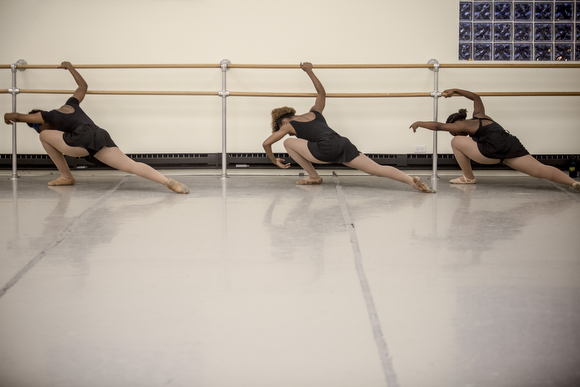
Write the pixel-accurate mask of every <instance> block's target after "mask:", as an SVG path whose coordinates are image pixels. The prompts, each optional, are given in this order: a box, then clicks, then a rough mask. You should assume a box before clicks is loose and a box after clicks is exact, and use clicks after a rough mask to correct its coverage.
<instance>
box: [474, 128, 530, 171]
mask: <svg viewBox="0 0 580 387" xmlns="http://www.w3.org/2000/svg"><path fill="white" fill-rule="evenodd" d="M473 119H474V120H479V129H477V131H476V132H475V133H474V134H472V135H471V137H472V138H473V139H474V140H475V141H476V142H477V148H478V149H479V151H480V152H481V154H482V155H484V156H485V157H488V158H490V159H500V161H501V162H503V160H504V159H510V158H514V157H521V156H525V155H529V154H530V152H528V151H527V150H526V148H524V146H523V145H522V143H521V142H520V140H518V138H517V137H516V136H514V135H512V134H510V133H509V132H508V131H507V130H505V129H504V128H502V127H501V125H500V124H498V123H497V122H495V121H493V120H492V119H490V118H479V117H474V118H473ZM482 120H488V121H491V124H487V125H485V126H483V124H482V123H481V121H482Z"/></svg>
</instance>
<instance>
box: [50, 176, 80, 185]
mask: <svg viewBox="0 0 580 387" xmlns="http://www.w3.org/2000/svg"><path fill="white" fill-rule="evenodd" d="M75 182H76V180H75V179H74V178H71V179H69V178H68V177H62V176H61V177H59V178H58V179H56V180H53V181H49V182H48V185H73V184H74V183H75Z"/></svg>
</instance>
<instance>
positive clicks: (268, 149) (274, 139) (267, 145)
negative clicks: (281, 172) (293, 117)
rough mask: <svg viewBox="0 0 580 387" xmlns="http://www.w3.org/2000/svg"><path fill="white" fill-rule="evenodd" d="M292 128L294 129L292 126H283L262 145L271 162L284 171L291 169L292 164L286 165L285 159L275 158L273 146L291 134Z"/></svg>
mask: <svg viewBox="0 0 580 387" xmlns="http://www.w3.org/2000/svg"><path fill="white" fill-rule="evenodd" d="M288 127H290V128H288ZM291 128H292V126H290V124H286V125H283V126H282V127H281V128H280V130H278V131H277V132H274V133H272V134H271V135H270V137H268V138H267V139H266V140H265V141H264V142H263V143H262V147H264V150H265V151H266V155H267V156H268V158H269V159H270V161H272V163H274V164H275V165H277V166H278V167H280V168H282V169H287V168H290V163H287V164H284V161H285V160H284V159H277V158H276V156H274V152H272V144H274V143H276V142H278V141H280V140H281V139H282V138H283V137H284V136H286V135H287V134H289V133H290V129H291Z"/></svg>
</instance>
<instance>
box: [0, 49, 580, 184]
mask: <svg viewBox="0 0 580 387" xmlns="http://www.w3.org/2000/svg"><path fill="white" fill-rule="evenodd" d="M58 67H59V65H29V64H27V63H26V61H24V60H19V61H18V62H16V63H14V64H12V65H0V69H11V70H12V88H11V89H0V94H3V93H7V94H12V106H13V111H16V96H17V95H18V94H23V93H29V94H72V93H74V91H72V90H38V89H18V88H17V87H16V72H17V70H18V71H24V70H26V69H57V68H58ZM75 67H76V68H77V69H202V68H213V69H217V68H219V69H221V71H222V90H221V91H120V90H112V91H111V90H89V91H88V92H87V94H98V95H176V96H219V97H221V98H222V178H226V177H227V149H226V98H227V97H297V98H302V97H304V98H310V97H315V96H316V94H315V93H274V92H236V91H228V90H227V88H226V72H227V71H228V70H229V69H299V68H300V65H299V64H232V63H231V62H230V61H229V60H227V59H224V60H222V61H221V62H220V63H219V64H93V65H89V64H85V65H82V64H81V65H78V64H75ZM313 67H314V68H316V69H422V68H426V69H429V70H431V71H433V74H434V88H433V91H431V92H416V93H327V95H326V96H327V97H328V98H406V97H411V98H415V97H431V98H433V120H434V121H437V110H438V98H440V97H442V95H441V92H440V91H439V90H438V77H439V70H440V69H444V68H463V69H469V68H474V69H481V68H489V69H508V68H512V69H514V68H517V69H526V68H534V69H538V68H541V69H548V68H549V69H554V68H561V69H570V68H572V69H580V63H570V62H565V63H540V62H530V63H525V62H517V63H488V62H467V63H452V64H439V62H437V60H435V59H431V60H430V61H429V62H427V63H426V64H314V65H313ZM478 94H479V95H481V96H495V97H524V96H525V97H527V96H538V97H547V96H549V97H553V96H565V97H575V96H580V91H578V92H576V91H555V92H478ZM12 139H13V141H12V143H13V147H12V149H13V151H12V179H16V178H18V174H17V166H16V158H17V154H16V148H17V147H16V125H14V127H13V134H12ZM436 184H437V132H433V171H432V185H433V188H434V189H436Z"/></svg>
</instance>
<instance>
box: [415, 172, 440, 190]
mask: <svg viewBox="0 0 580 387" xmlns="http://www.w3.org/2000/svg"><path fill="white" fill-rule="evenodd" d="M413 183H414V184H415V188H416V189H418V190H419V191H421V192H425V193H435V191H433V190H432V189H431V188H429V186H428V185H427V184H425V183H423V182H422V181H421V179H419V177H418V176H415V177H413Z"/></svg>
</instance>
